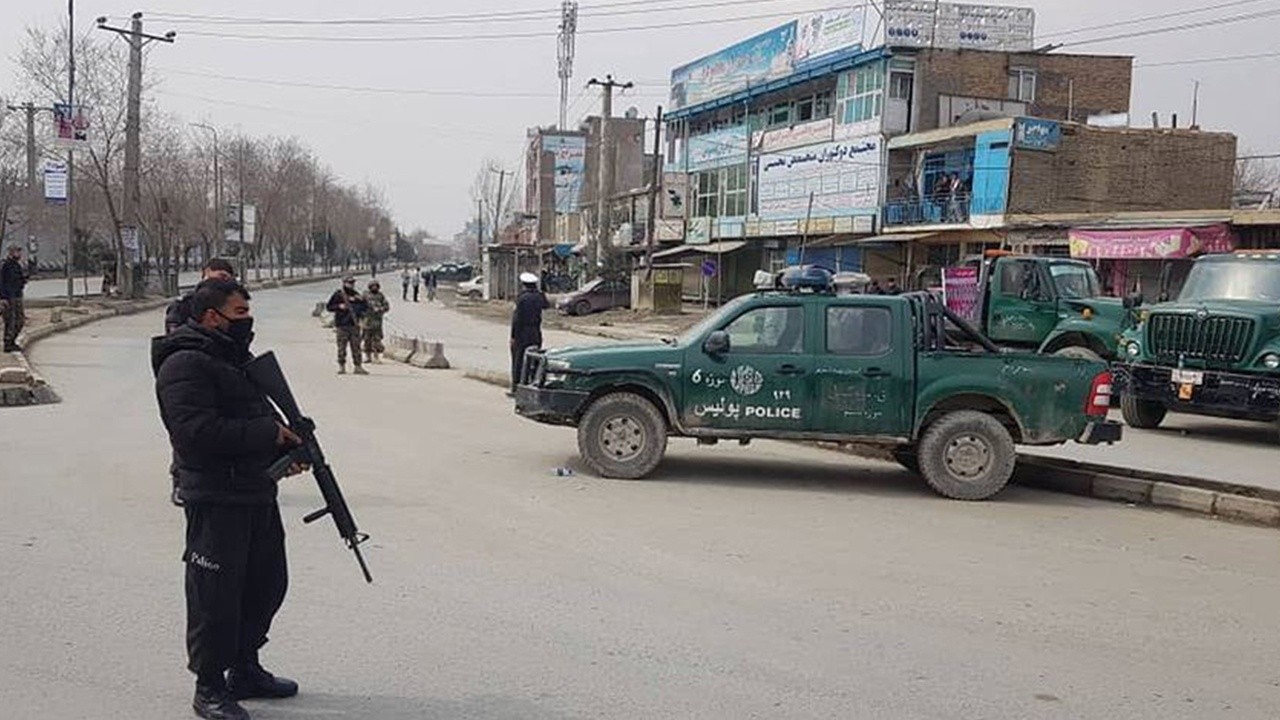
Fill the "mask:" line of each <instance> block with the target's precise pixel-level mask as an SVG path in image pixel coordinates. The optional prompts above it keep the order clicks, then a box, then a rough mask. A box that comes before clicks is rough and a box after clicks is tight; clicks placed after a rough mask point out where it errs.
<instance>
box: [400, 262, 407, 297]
mask: <svg viewBox="0 0 1280 720" xmlns="http://www.w3.org/2000/svg"><path fill="white" fill-rule="evenodd" d="M400 299H401V300H408V299H409V268H404V269H402V270H401V271H400Z"/></svg>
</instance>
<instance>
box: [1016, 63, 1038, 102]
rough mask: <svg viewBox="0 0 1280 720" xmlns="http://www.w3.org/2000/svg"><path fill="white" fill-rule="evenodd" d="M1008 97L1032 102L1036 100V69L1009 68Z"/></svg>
mask: <svg viewBox="0 0 1280 720" xmlns="http://www.w3.org/2000/svg"><path fill="white" fill-rule="evenodd" d="M1009 99H1010V100H1021V101H1022V102H1027V103H1033V102H1035V101H1036V71H1035V70H1032V69H1031V68H1010V69H1009Z"/></svg>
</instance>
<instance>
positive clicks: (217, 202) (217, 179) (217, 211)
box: [191, 123, 225, 262]
mask: <svg viewBox="0 0 1280 720" xmlns="http://www.w3.org/2000/svg"><path fill="white" fill-rule="evenodd" d="M191 126H192V127H197V128H200V129H201V130H208V131H209V132H210V133H212V134H213V238H214V242H213V243H210V244H209V246H210V247H211V248H212V247H213V245H214V243H217V245H218V246H219V247H221V245H222V234H223V233H222V214H223V212H225V211H224V210H223V209H222V171H221V169H220V168H219V165H218V157H219V155H220V153H219V151H218V128H216V127H214V126H212V125H206V124H205V123H191ZM208 260H209V258H205V261H206V262H208Z"/></svg>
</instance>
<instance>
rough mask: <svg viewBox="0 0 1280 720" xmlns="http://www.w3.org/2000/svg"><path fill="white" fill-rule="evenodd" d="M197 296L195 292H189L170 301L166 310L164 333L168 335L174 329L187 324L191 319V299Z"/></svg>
mask: <svg viewBox="0 0 1280 720" xmlns="http://www.w3.org/2000/svg"><path fill="white" fill-rule="evenodd" d="M193 297H195V293H193V292H189V293H187V294H186V295H183V296H182V297H180V298H178V299H176V300H174V301H173V302H171V303H169V307H167V308H165V310H164V334H165V335H168V334H170V333H172V332H173V331H174V330H177V329H178V328H180V327H182V326H183V325H186V324H187V321H188V320H190V319H191V299H192V298H193Z"/></svg>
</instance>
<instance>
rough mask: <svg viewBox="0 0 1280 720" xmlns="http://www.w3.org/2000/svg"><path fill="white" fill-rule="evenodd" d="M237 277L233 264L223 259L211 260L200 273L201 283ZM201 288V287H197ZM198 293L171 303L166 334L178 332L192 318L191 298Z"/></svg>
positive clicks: (166, 320) (165, 327)
mask: <svg viewBox="0 0 1280 720" xmlns="http://www.w3.org/2000/svg"><path fill="white" fill-rule="evenodd" d="M235 277H236V269H235V268H234V267H232V266H231V263H230V262H229V261H227V260H223V259H222V258H209V261H208V262H206V263H205V264H204V268H203V269H202V270H201V272H200V281H201V282H204V281H205V280H234V279H235ZM197 287H199V285H197ZM195 294H196V291H195V290H194V289H193V290H192V291H191V292H189V293H187V294H186V295H183V296H182V297H180V298H178V299H176V300H174V301H173V302H171V303H169V307H167V308H165V311H164V334H165V335H168V334H169V333H171V332H173V331H174V330H177V329H178V328H180V327H182V326H183V325H185V324H186V323H187V320H189V319H190V318H191V298H192V297H194V296H195Z"/></svg>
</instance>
